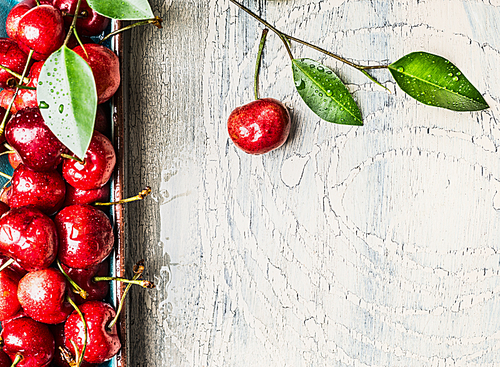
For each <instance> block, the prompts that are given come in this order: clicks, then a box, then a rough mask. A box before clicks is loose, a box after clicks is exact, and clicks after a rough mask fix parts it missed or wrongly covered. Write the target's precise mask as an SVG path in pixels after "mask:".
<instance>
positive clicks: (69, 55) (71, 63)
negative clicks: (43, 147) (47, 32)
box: [36, 46, 97, 159]
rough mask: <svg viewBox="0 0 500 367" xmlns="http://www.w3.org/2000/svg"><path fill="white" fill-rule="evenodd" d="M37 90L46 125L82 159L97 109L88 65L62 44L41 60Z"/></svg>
mask: <svg viewBox="0 0 500 367" xmlns="http://www.w3.org/2000/svg"><path fill="white" fill-rule="evenodd" d="M36 94H37V100H38V106H39V108H40V112H41V113H42V116H43V119H44V120H45V123H46V124H47V126H48V127H49V128H50V130H51V131H52V132H53V133H54V134H55V135H56V136H57V138H58V139H59V140H60V141H61V142H62V143H63V144H64V145H66V147H68V149H70V150H71V151H72V152H73V153H74V154H75V155H76V156H77V157H78V158H80V159H83V158H84V156H85V152H86V151H87V148H88V146H89V144H90V139H91V138H92V133H93V131H94V121H95V115H96V110H97V91H96V86H95V81H94V76H93V75H92V70H91V69H90V66H89V65H88V64H87V62H86V61H85V60H84V59H83V58H81V57H80V56H79V55H77V54H76V53H75V52H73V51H72V50H70V49H69V48H67V47H66V46H62V47H61V48H60V49H59V50H57V51H56V52H54V53H53V54H52V55H50V57H49V58H48V59H47V60H46V61H45V63H44V64H43V67H42V70H41V72H40V78H39V81H38V87H37V91H36Z"/></svg>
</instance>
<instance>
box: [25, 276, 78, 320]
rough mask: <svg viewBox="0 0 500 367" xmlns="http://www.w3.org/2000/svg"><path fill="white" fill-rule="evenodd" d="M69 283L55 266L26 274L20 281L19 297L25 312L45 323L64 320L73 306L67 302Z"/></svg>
mask: <svg viewBox="0 0 500 367" xmlns="http://www.w3.org/2000/svg"><path fill="white" fill-rule="evenodd" d="M67 294H68V284H67V282H66V278H65V277H64V275H62V273H61V272H60V271H59V270H57V269H54V268H48V269H43V270H38V271H34V272H31V273H28V274H26V275H25V276H24V277H23V278H22V279H21V280H20V282H19V286H18V290H17V297H18V299H19V303H20V304H21V306H22V308H23V310H24V312H26V314H27V315H28V316H29V317H31V318H32V319H33V320H35V321H38V322H43V323H44V324H59V323H61V322H64V321H65V320H66V319H67V318H68V316H69V314H70V313H71V312H73V307H72V306H71V305H70V304H69V303H68V302H67V300H66V296H67Z"/></svg>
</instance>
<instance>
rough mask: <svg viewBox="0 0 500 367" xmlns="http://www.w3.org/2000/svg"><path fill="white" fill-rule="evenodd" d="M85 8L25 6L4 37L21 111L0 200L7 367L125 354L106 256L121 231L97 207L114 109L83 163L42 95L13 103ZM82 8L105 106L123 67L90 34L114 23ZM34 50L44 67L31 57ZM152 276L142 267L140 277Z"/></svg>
mask: <svg viewBox="0 0 500 367" xmlns="http://www.w3.org/2000/svg"><path fill="white" fill-rule="evenodd" d="M76 3H77V1H76V0H53V1H52V0H39V1H38V3H37V1H35V0H25V1H23V2H21V3H20V4H18V5H16V6H15V7H14V8H12V10H11V12H10V13H9V16H8V18H7V23H6V30H7V34H8V35H9V38H3V39H0V65H1V70H0V87H1V88H3V90H2V91H1V92H0V106H1V107H2V108H0V110H1V111H0V119H1V118H3V117H4V115H5V114H6V113H7V112H6V109H7V108H8V107H9V105H10V104H11V105H12V108H11V110H10V114H11V116H9V117H10V119H9V120H8V122H7V124H6V126H5V141H6V143H5V147H6V149H8V150H7V151H6V152H4V154H9V161H10V163H11V165H12V166H13V168H14V174H13V175H12V178H11V180H10V186H8V187H7V188H6V189H4V191H3V193H2V195H1V201H2V202H1V203H0V215H1V217H0V266H2V270H1V272H0V322H1V326H2V331H1V334H0V345H1V350H0V367H7V366H14V365H17V366H20V367H23V366H26V367H28V366H29V367H31V366H49V365H51V364H52V365H56V366H78V365H80V358H81V356H82V355H83V362H82V364H81V365H82V366H89V365H93V364H99V363H102V362H104V361H107V360H109V359H111V358H112V357H113V356H114V355H116V354H117V353H118V351H119V349H120V347H121V345H120V339H119V337H118V335H117V328H116V324H115V322H116V321H115V320H114V318H115V316H116V312H115V310H114V309H113V308H112V307H111V306H110V305H109V304H107V303H105V302H104V301H103V299H104V298H105V297H106V295H107V293H108V290H109V280H110V279H112V278H110V277H107V274H108V273H109V263H108V261H107V260H106V259H107V257H108V256H109V255H110V253H111V251H112V249H113V245H114V234H113V228H112V224H111V222H110V219H109V218H108V216H107V215H106V213H105V212H104V211H102V210H100V209H99V208H100V207H101V206H96V202H97V204H102V202H103V201H108V200H109V193H110V189H109V180H110V177H111V175H112V173H113V169H114V166H115V162H116V156H115V151H114V148H113V144H112V143H111V142H110V140H109V139H108V138H107V137H106V135H109V130H110V128H109V122H108V120H107V118H106V114H105V112H104V111H105V109H104V108H103V107H102V106H99V107H98V112H97V117H96V123H95V131H94V134H93V137H92V140H91V142H90V145H89V147H88V150H87V152H86V155H85V157H84V160H83V161H81V160H78V159H76V158H75V157H73V155H72V154H71V152H69V151H68V149H67V148H66V147H65V146H64V145H63V144H62V143H61V142H60V141H59V140H58V139H57V138H56V137H55V135H54V134H53V133H52V132H51V131H50V130H49V128H48V127H47V125H46V124H45V122H44V120H43V118H42V115H41V113H40V110H39V106H38V105H37V99H36V89H34V88H31V89H20V90H19V93H18V94H17V96H16V98H15V100H14V101H13V102H12V103H11V101H12V98H13V97H14V95H15V88H16V87H17V86H19V84H22V83H19V81H20V80H19V79H20V75H21V74H22V73H23V70H24V69H25V67H29V68H30V69H29V70H30V71H29V74H28V79H29V82H28V83H27V86H28V87H36V86H37V84H38V77H39V74H40V70H41V67H42V65H43V62H44V60H45V59H46V58H47V57H48V56H50V54H51V53H52V52H54V51H56V50H57V49H59V48H60V47H61V46H62V44H63V41H64V39H65V36H66V32H67V29H68V27H69V25H70V24H71V22H72V19H73V15H74V14H73V13H74V12H75V8H76ZM80 10H81V11H80V12H79V19H78V21H77V23H76V29H77V32H78V35H80V39H81V41H82V42H83V43H84V45H83V47H82V45H79V44H78V42H77V40H76V39H72V40H71V41H70V43H69V44H68V47H70V48H73V49H74V51H75V52H76V53H78V54H79V55H80V56H82V57H83V58H84V59H85V60H86V61H87V62H88V64H89V66H90V67H91V69H92V72H93V74H94V79H95V80H96V87H97V93H98V102H99V103H100V104H101V103H103V102H106V101H107V100H109V99H110V98H111V97H112V96H113V94H114V93H115V92H116V90H117V89H118V86H119V84H120V74H119V63H118V58H117V57H116V55H115V54H114V53H113V52H111V51H110V50H109V49H107V48H106V47H104V46H101V45H98V44H95V43H93V41H92V39H91V38H89V36H93V35H98V34H100V33H102V31H103V30H104V29H105V28H106V27H107V25H108V24H109V21H110V20H109V19H107V18H104V17H103V16H101V15H99V14H97V13H95V12H94V11H93V10H92V9H91V8H90V7H88V5H87V4H86V2H85V1H82V3H81V7H80ZM31 50H32V51H33V53H32V54H33V59H34V60H36V62H31V61H30V60H28V56H27V54H28V53H29V52H30V51H31ZM24 84H26V83H24ZM2 139H3V137H2ZM142 270H143V267H141V266H139V267H138V268H137V269H135V270H134V271H135V272H136V276H134V280H137V279H138V278H139V277H140V276H141V274H142Z"/></svg>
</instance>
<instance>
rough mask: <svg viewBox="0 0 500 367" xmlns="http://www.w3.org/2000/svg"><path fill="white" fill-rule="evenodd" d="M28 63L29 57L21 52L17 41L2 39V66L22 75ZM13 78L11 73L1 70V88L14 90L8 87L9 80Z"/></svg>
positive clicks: (0, 58) (0, 56)
mask: <svg viewBox="0 0 500 367" xmlns="http://www.w3.org/2000/svg"><path fill="white" fill-rule="evenodd" d="M27 61H28V55H26V54H25V53H24V52H22V51H21V49H20V48H19V46H18V45H17V43H16V42H15V41H13V40H11V39H9V38H0V65H2V66H5V67H7V68H9V69H10V70H12V71H14V72H16V73H18V74H22V73H23V70H24V67H25V66H26V62H27ZM13 78H14V77H13V76H12V75H11V74H10V73H9V72H7V71H5V70H3V69H0V88H4V89H5V88H9V89H14V88H11V86H9V85H7V80H9V79H13Z"/></svg>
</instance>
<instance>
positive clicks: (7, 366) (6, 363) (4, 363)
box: [0, 349, 12, 367]
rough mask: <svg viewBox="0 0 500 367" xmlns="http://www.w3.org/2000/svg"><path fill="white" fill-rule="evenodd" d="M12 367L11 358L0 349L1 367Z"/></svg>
mask: <svg viewBox="0 0 500 367" xmlns="http://www.w3.org/2000/svg"><path fill="white" fill-rule="evenodd" d="M11 366H12V361H11V360H10V358H9V356H8V355H7V354H6V353H5V352H4V351H3V350H1V349H0V367H11Z"/></svg>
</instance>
